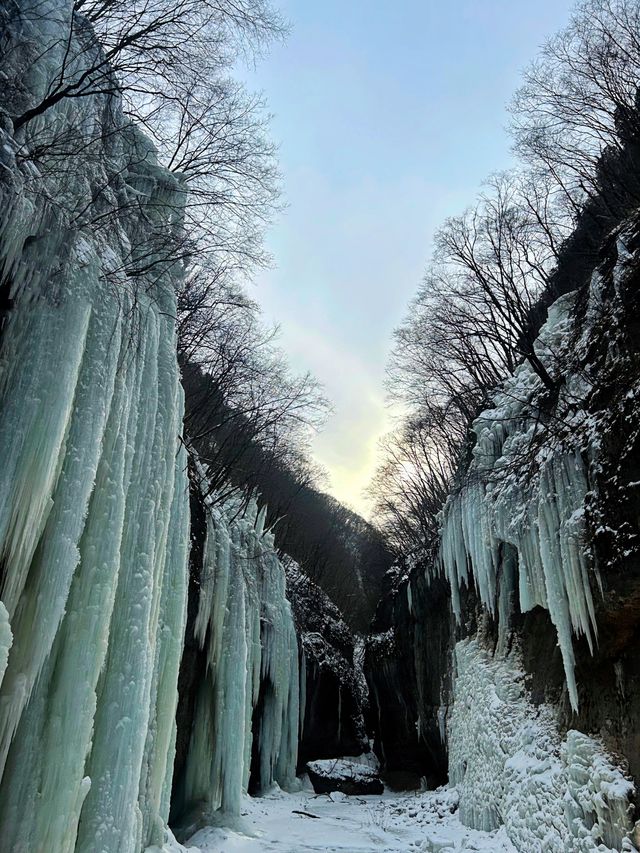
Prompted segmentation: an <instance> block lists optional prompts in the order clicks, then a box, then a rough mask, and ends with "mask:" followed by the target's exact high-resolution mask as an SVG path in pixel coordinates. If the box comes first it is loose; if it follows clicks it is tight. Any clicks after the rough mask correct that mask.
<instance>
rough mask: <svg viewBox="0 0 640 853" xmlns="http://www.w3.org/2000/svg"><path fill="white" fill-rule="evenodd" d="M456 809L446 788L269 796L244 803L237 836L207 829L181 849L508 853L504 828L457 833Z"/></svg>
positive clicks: (217, 852) (206, 852)
mask: <svg viewBox="0 0 640 853" xmlns="http://www.w3.org/2000/svg"><path fill="white" fill-rule="evenodd" d="M456 803H457V796H456V793H455V791H450V790H447V789H441V790H438V791H431V792H426V793H417V794H401V795H397V794H388V793H386V794H384V795H383V796H381V797H376V796H363V797H346V796H344V795H343V796H340V795H336V794H331V795H314V794H313V793H312V792H310V791H308V790H305V791H301V792H299V793H296V794H283V793H282V792H281V791H278V790H277V789H276V790H274V791H272V792H270V793H269V794H268V795H267V796H265V797H262V798H260V799H251V798H249V797H246V798H244V800H243V803H242V806H243V807H242V820H243V821H244V822H245V827H244V830H240V829H238V828H235V829H231V828H227V827H207V828H206V829H203V830H200V831H199V832H198V833H196V835H194V836H193V838H192V839H191V840H190V841H189V842H188V843H187V845H186V846H187V848H188V849H191V850H192V853H196V851H195V850H194V849H193V847H196V848H197V849H198V850H199V851H201V853H267V851H278V853H312V851H313V853H329V851H345V853H405V851H411V853H419V851H420V853H436V851H440V853H454V851H455V853H471V851H476V853H515V848H514V847H513V846H512V845H511V843H510V842H509V840H508V838H507V837H506V835H505V832H504V829H500V830H498V831H496V832H490V833H485V832H481V831H478V830H475V829H469V828H467V827H464V826H462V824H461V823H460V821H459V819H458V816H457V812H456ZM300 812H303V813H306V814H300ZM307 815H314V816H315V817H308V816H307Z"/></svg>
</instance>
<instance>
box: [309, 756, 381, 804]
mask: <svg viewBox="0 0 640 853" xmlns="http://www.w3.org/2000/svg"><path fill="white" fill-rule="evenodd" d="M307 773H308V774H309V779H310V780H311V784H312V785H313V790H314V791H315V792H316V794H331V793H332V792H333V791H340V792H342V793H343V794H348V795H350V796H353V795H360V796H362V795H365V794H382V793H383V792H384V785H383V784H382V782H381V781H380V777H379V776H378V774H377V772H376V771H375V770H373V769H372V768H371V767H367V765H366V764H352V763H350V762H347V761H344V760H342V759H340V758H336V759H333V760H331V759H329V760H325V761H309V762H308V764H307Z"/></svg>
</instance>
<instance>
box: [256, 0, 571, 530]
mask: <svg viewBox="0 0 640 853" xmlns="http://www.w3.org/2000/svg"><path fill="white" fill-rule="evenodd" d="M274 5H275V6H276V7H277V8H278V9H280V11H281V12H282V13H283V14H284V16H285V17H286V18H287V19H288V20H289V22H290V23H291V32H290V34H289V37H288V38H287V40H286V41H285V42H284V43H282V44H276V45H275V46H274V47H273V48H272V50H271V52H270V54H269V55H268V56H267V57H266V58H264V59H262V60H261V61H260V62H259V63H258V64H257V66H256V67H255V69H253V68H251V69H248V70H247V71H246V72H245V76H246V82H247V84H248V86H249V87H250V88H251V89H254V90H261V91H263V92H264V94H265V96H266V99H267V101H268V104H269V109H270V111H271V112H272V113H273V119H272V125H271V126H272V136H273V138H274V139H275V141H276V142H277V143H278V145H279V160H280V169H281V172H282V175H283V185H284V200H285V202H286V205H287V208H286V210H285V212H284V213H283V214H281V215H280V216H279V218H278V220H277V221H276V222H275V224H274V225H273V226H272V227H271V229H270V231H269V233H268V235H267V248H268V249H269V251H270V252H271V253H272V255H273V258H274V266H273V268H272V269H269V270H266V271H263V272H260V274H259V275H257V276H256V279H255V282H254V285H252V296H254V297H255V298H256V299H257V301H258V302H259V303H260V304H261V305H262V306H263V309H264V312H265V316H266V319H267V320H268V321H271V322H277V323H278V324H279V325H280V327H281V334H280V343H281V345H282V347H283V348H284V350H285V352H286V353H287V355H288V357H289V360H290V362H291V364H292V366H293V368H294V369H296V370H298V371H306V370H310V371H311V372H312V373H313V374H314V375H315V376H316V377H317V378H318V379H319V380H320V381H321V382H322V384H323V386H324V389H325V393H326V395H327V397H328V398H329V399H330V401H331V402H332V404H333V414H332V416H331V417H330V419H329V420H328V422H327V424H326V426H325V428H324V430H323V431H322V432H321V433H320V434H318V435H317V436H316V437H315V439H314V442H313V455H314V457H315V459H316V461H317V462H319V463H320V464H321V465H322V466H323V467H324V468H325V469H326V470H327V472H328V475H329V479H328V482H327V483H326V484H325V488H326V489H327V491H329V492H331V493H332V494H333V495H335V496H336V497H337V498H338V499H339V500H341V501H343V502H344V503H346V504H348V505H349V506H350V507H352V508H353V509H356V510H357V511H359V512H361V513H362V514H364V515H368V514H369V511H370V504H369V501H368V499H367V498H366V496H365V494H364V493H363V492H364V490H365V488H366V486H367V484H368V483H369V481H370V479H371V476H372V475H373V473H374V470H375V466H376V460H377V459H378V458H379V457H378V454H377V448H378V443H379V441H380V439H381V437H382V436H383V435H384V433H385V432H387V431H388V430H389V429H390V428H391V426H392V420H391V413H390V411H389V409H388V408H387V406H386V405H385V392H384V376H385V366H386V363H387V360H388V356H389V352H390V348H391V344H392V332H393V329H394V328H395V327H396V326H397V325H398V324H399V323H400V322H401V320H402V318H403V317H404V316H405V313H406V310H407V303H408V301H409V299H410V298H411V296H412V295H413V293H414V292H415V290H416V289H417V287H418V286H419V284H420V281H421V277H422V274H423V272H424V269H425V267H426V265H427V262H428V260H429V256H430V253H431V247H432V237H433V234H434V232H435V230H436V229H437V228H438V226H439V225H440V224H441V223H442V222H443V220H444V219H445V218H446V217H447V216H450V215H454V214H457V213H460V212H462V211H463V210H464V209H465V207H467V206H468V205H470V204H471V203H472V202H473V200H474V198H475V196H476V194H477V192H478V191H479V189H480V188H481V184H482V181H483V180H484V179H485V178H486V177H487V176H488V175H489V174H491V173H492V172H495V171H497V170H501V169H504V168H508V167H509V166H510V165H512V164H513V159H512V157H511V153H510V142H509V137H508V134H507V132H506V126H507V123H508V115H507V112H506V105H507V103H508V101H509V99H510V97H511V95H512V94H513V92H514V90H515V89H516V87H517V85H518V82H519V79H520V74H521V71H522V69H523V68H524V67H525V66H526V65H527V64H528V62H529V61H530V60H531V59H533V58H534V57H535V56H536V54H537V52H538V49H539V47H540V45H541V44H542V43H543V42H544V41H545V40H546V38H547V37H549V36H550V35H552V34H553V33H554V32H556V31H557V30H558V29H560V28H562V27H563V26H564V24H565V23H566V22H567V20H568V16H569V11H570V9H571V7H572V5H573V3H572V2H568V0H536V2H535V3H532V2H531V0H368V2H366V0H280V2H278V0H274Z"/></svg>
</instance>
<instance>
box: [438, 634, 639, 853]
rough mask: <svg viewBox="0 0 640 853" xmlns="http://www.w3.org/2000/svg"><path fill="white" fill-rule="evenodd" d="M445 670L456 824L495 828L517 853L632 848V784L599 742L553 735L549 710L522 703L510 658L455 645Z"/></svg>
mask: <svg viewBox="0 0 640 853" xmlns="http://www.w3.org/2000/svg"><path fill="white" fill-rule="evenodd" d="M455 670H456V677H455V683H454V701H453V706H452V708H451V712H450V717H449V723H448V736H449V749H450V753H449V773H450V781H451V784H453V785H455V786H456V787H457V789H458V791H459V794H460V819H461V820H462V821H463V823H465V824H466V825H468V826H472V827H474V828H476V829H484V830H492V829H496V828H497V827H499V826H501V825H503V824H504V826H505V828H506V830H507V834H508V835H509V838H510V839H511V841H512V842H513V844H514V845H515V847H516V848H517V849H518V850H521V851H523V853H525V851H526V853H587V851H595V850H597V851H601V853H604V851H608V850H629V851H630V850H635V849H636V847H634V846H633V844H632V842H631V840H630V838H629V833H630V832H631V831H632V829H633V822H632V815H633V805H632V804H631V803H632V800H633V798H634V794H635V791H634V786H633V784H632V783H631V782H630V781H629V779H628V778H627V777H626V776H625V774H624V773H623V771H622V770H621V769H620V767H619V766H617V765H616V763H615V762H614V761H613V760H612V758H611V757H610V756H608V755H607V752H606V750H605V748H604V746H603V744H602V743H600V742H599V741H597V740H594V739H593V738H590V737H587V736H586V735H584V734H582V733H580V732H577V731H573V730H570V731H568V732H567V734H566V736H565V737H560V736H559V734H558V732H557V725H556V720H555V712H554V710H553V709H552V708H551V707H550V706H546V705H537V706H534V705H532V704H531V701H530V699H529V696H528V694H527V690H526V688H525V684H524V679H525V676H524V673H523V672H522V670H521V668H520V665H519V661H518V657H517V654H516V653H515V652H512V653H510V654H509V655H507V656H505V657H502V658H500V657H496V658H494V657H491V656H489V655H488V653H487V652H485V651H484V650H483V649H482V648H481V647H480V645H479V643H478V641H477V640H465V641H462V642H460V643H458V644H457V645H456V648H455Z"/></svg>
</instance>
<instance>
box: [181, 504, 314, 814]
mask: <svg viewBox="0 0 640 853" xmlns="http://www.w3.org/2000/svg"><path fill="white" fill-rule="evenodd" d="M205 512H206V540H205V546H204V554H203V566H202V575H201V578H200V594H199V602H198V614H197V618H196V623H195V631H194V633H195V637H196V639H197V641H198V643H199V645H200V647H201V648H202V649H204V650H205V653H206V673H205V674H204V677H203V678H202V679H201V680H200V683H199V685H198V687H197V697H196V703H195V713H194V718H193V725H192V735H191V741H190V744H189V749H188V754H187V759H186V767H185V771H184V781H183V784H182V786H181V787H182V792H181V796H182V798H183V801H184V802H183V804H182V811H183V812H184V811H189V810H190V809H191V810H192V809H200V810H201V812H202V813H203V814H204V815H205V816H206V815H212V814H213V813H214V812H216V811H218V810H221V811H222V812H224V813H226V814H230V815H238V814H239V812H240V805H241V799H242V794H243V793H246V792H247V789H248V786H249V777H250V773H251V774H253V777H254V778H253V779H252V788H253V789H254V790H258V791H259V790H264V789H266V788H268V787H269V786H271V785H272V784H273V783H274V782H277V783H278V784H279V785H280V786H281V787H283V788H291V787H292V786H293V785H294V783H295V778H296V777H295V772H296V762H297V754H298V726H299V675H298V643H297V637H296V632H295V627H294V623H293V617H292V615H291V608H290V606H289V602H288V601H287V598H286V595H285V575H284V568H283V566H282V564H281V563H280V561H279V559H278V556H277V554H276V552H275V549H274V543H273V536H272V534H271V533H269V532H265V531H264V530H263V525H264V511H261V512H258V511H257V507H256V505H255V503H253V502H252V503H250V504H249V506H248V507H247V508H242V507H241V505H240V501H239V499H238V502H237V503H236V501H234V500H229V501H227V502H226V503H225V504H223V505H222V506H220V505H216V504H215V502H214V501H212V500H210V499H205ZM252 757H253V762H252Z"/></svg>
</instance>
